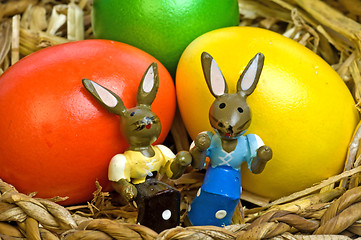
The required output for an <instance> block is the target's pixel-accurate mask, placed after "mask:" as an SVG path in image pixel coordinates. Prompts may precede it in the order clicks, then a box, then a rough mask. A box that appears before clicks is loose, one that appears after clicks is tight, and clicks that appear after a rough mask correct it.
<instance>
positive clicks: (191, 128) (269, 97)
mask: <svg viewBox="0 0 361 240" xmlns="http://www.w3.org/2000/svg"><path fill="white" fill-rule="evenodd" d="M203 51H206V52H208V53H209V54H211V55H212V56H213V58H214V59H215V60H216V62H217V64H218V66H219V67H220V69H221V71H222V72H223V75H224V77H225V79H226V81H227V83H228V87H229V92H230V93H233V92H235V91H236V90H235V89H236V82H237V80H238V79H239V76H240V74H241V73H242V71H243V69H244V68H245V66H246V65H247V63H248V61H249V60H250V59H251V58H252V57H253V56H254V55H255V54H256V53H257V52H262V53H263V54H264V55H265V63H264V68H263V71H262V74H261V77H260V81H259V83H258V85H257V88H256V90H255V91H254V93H253V94H252V95H251V96H250V97H248V103H249V105H250V108H251V111H252V123H251V126H250V128H249V129H248V131H247V133H246V134H248V133H256V134H257V135H259V136H260V137H261V138H262V140H263V141H264V143H265V144H266V145H268V146H270V147H271V148H272V150H273V153H274V155H273V158H272V160H271V161H270V162H269V163H268V164H267V166H266V168H265V170H264V172H263V173H261V174H259V175H255V174H252V173H250V171H249V170H248V169H247V167H246V166H244V167H243V169H242V186H243V188H244V189H246V190H247V191H250V192H253V193H255V194H258V195H260V196H263V197H267V198H271V199H277V198H279V197H282V196H285V195H288V194H291V193H293V192H295V191H299V190H302V189H305V188H307V187H310V186H312V185H313V184H314V183H317V182H319V181H321V180H323V179H326V178H328V177H330V176H333V175H335V174H338V173H340V172H341V171H342V169H343V166H344V160H345V156H346V152H347V146H348V144H349V141H350V140H351V136H352V133H353V130H354V128H355V126H356V124H357V123H358V121H359V115H358V111H357V110H356V108H355V102H354V100H353V98H352V96H351V94H350V92H349V90H348V89H347V87H346V85H345V84H344V82H343V81H342V79H341V78H340V77H339V75H338V74H337V73H336V72H335V71H334V70H333V69H332V68H331V67H330V66H329V65H328V64H327V63H326V62H325V61H324V60H322V59H321V58H320V57H319V56H317V55H316V54H314V53H313V52H312V51H310V50H309V49H307V48H305V47H304V46H302V45H300V44H298V43H297V42H295V41H293V40H290V39H288V38H286V37H284V36H282V35H280V34H277V33H274V32H271V31H268V30H264V29H260V28H253V27H229V28H223V29H219V30H214V31H212V32H208V33H206V34H204V35H202V36H200V37H199V38H197V39H196V40H194V41H193V42H192V43H191V44H190V45H189V46H188V47H187V48H186V50H185V51H184V53H183V55H182V57H181V59H180V61H179V64H178V69H177V75H176V90H177V98H178V104H179V109H180V112H181V115H182V118H183V120H184V123H185V125H186V128H187V130H188V132H189V134H190V136H191V137H192V138H195V137H196V135H197V134H198V133H199V132H201V131H205V130H211V126H210V124H209V119H208V111H209V107H210V105H211V103H212V102H213V100H214V97H213V96H212V95H211V94H210V92H209V90H208V87H207V85H206V82H205V79H204V76H203V72H202V67H201V60H200V56H201V53H202V52H203Z"/></svg>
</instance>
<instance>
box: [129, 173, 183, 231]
mask: <svg viewBox="0 0 361 240" xmlns="http://www.w3.org/2000/svg"><path fill="white" fill-rule="evenodd" d="M136 187H137V190H138V195H137V198H136V203H137V205H138V222H139V223H140V224H142V225H144V226H147V227H149V228H151V229H153V230H154V231H156V232H158V233H159V232H161V231H163V230H165V229H169V228H173V227H176V226H178V225H179V217H180V192H179V191H177V190H176V189H174V188H172V187H171V186H169V185H167V184H165V183H163V182H161V181H158V180H156V179H154V178H152V179H147V180H146V181H145V182H144V183H141V184H137V185H136Z"/></svg>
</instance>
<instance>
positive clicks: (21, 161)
mask: <svg viewBox="0 0 361 240" xmlns="http://www.w3.org/2000/svg"><path fill="white" fill-rule="evenodd" d="M152 62H157V64H158V69H159V89H158V94H157V97H156V99H155V100H154V102H153V104H152V110H153V111H154V112H155V113H156V114H157V115H158V116H159V118H160V121H161V125H162V132H161V135H160V137H159V138H158V140H157V142H156V143H160V142H162V141H163V140H164V139H165V137H166V136H167V134H168V132H169V129H170V127H171V124H172V120H173V116H174V111H175V89H174V84H173V80H172V78H171V77H170V75H169V73H168V72H167V70H166V69H165V67H164V66H163V65H161V64H160V63H159V62H158V61H157V60H156V59H155V58H154V57H152V56H150V55H149V54H147V53H145V52H143V51H141V50H139V49H137V48H135V47H132V46H130V45H127V44H124V43H119V42H114V41H108V40H84V41H78V42H71V43H66V44H61V45H57V46H53V47H49V48H46V49H43V50H40V51H38V52H35V53H33V54H31V55H29V56H27V57H25V58H23V59H22V60H20V61H19V62H18V63H16V64H15V65H13V66H12V67H11V68H9V69H8V70H7V71H6V72H5V73H3V74H2V75H1V76H0V116H1V118H0V139H1V141H0V156H1V157H0V166H1V170H0V178H1V179H2V180H4V181H6V182H8V183H10V184H12V185H14V186H15V187H16V188H17V189H18V190H19V191H21V192H24V193H26V194H27V193H31V192H37V193H38V194H37V196H38V197H43V198H49V197H54V196H62V197H65V196H68V197H69V199H68V200H66V201H65V202H63V204H65V205H68V204H76V203H82V202H84V201H88V200H91V198H92V193H93V191H94V190H95V189H96V188H95V181H99V182H100V184H101V185H102V186H103V187H105V188H107V186H109V182H108V177H107V174H108V173H107V171H108V163H109V161H110V159H111V158H112V157H113V156H114V155H115V154H118V153H121V152H123V151H124V150H125V149H126V148H127V147H128V143H127V142H126V141H125V138H124V137H123V135H122V132H121V130H120V120H119V117H118V116H116V115H114V114H111V113H108V112H107V111H106V110H105V109H104V108H103V107H102V106H101V105H100V104H99V103H98V102H96V100H95V99H94V98H93V97H92V96H91V95H90V94H89V93H88V92H87V91H86V89H85V88H84V87H83V85H82V79H83V78H87V79H91V80H93V81H95V82H97V83H99V84H101V85H103V86H104V87H106V88H108V89H110V90H112V91H113V92H115V93H116V94H117V95H119V96H120V97H121V99H122V100H123V102H124V104H125V106H126V107H127V108H130V107H134V106H135V105H136V92H137V89H138V85H139V83H140V81H141V79H142V76H143V74H144V72H145V71H146V69H147V68H148V66H149V65H150V64H151V63H152Z"/></svg>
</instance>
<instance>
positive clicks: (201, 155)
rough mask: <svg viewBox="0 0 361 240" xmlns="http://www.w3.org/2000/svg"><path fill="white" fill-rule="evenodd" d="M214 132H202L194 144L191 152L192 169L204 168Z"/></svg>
mask: <svg viewBox="0 0 361 240" xmlns="http://www.w3.org/2000/svg"><path fill="white" fill-rule="evenodd" d="M212 136H213V133H212V132H209V131H208V132H201V133H199V134H198V136H197V137H196V138H195V139H194V141H193V142H192V144H191V146H190V149H189V152H190V153H191V155H192V167H193V168H195V169H202V168H204V165H205V161H206V157H207V149H208V148H209V146H210V144H211V138H212Z"/></svg>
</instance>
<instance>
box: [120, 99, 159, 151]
mask: <svg viewBox="0 0 361 240" xmlns="http://www.w3.org/2000/svg"><path fill="white" fill-rule="evenodd" d="M124 118H125V120H123V121H122V128H123V131H124V132H125V137H126V139H127V141H128V143H129V144H130V145H132V146H149V145H150V144H152V143H153V142H155V141H156V140H157V138H158V137H159V135H160V132H161V125H160V120H159V118H158V116H157V115H156V114H155V113H153V112H152V111H151V110H150V109H149V107H145V106H138V107H136V108H131V109H129V110H128V111H127V113H126V114H125V115H124Z"/></svg>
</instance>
